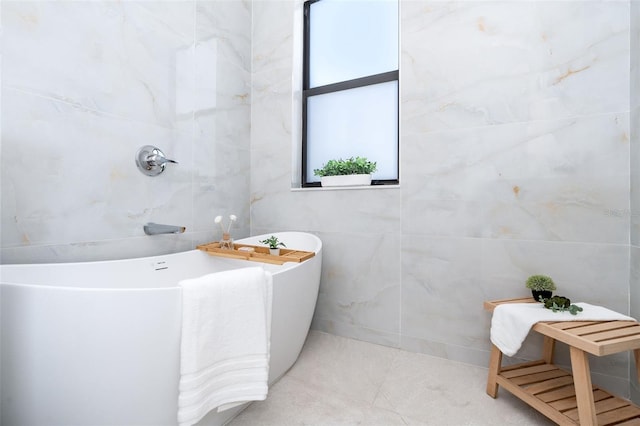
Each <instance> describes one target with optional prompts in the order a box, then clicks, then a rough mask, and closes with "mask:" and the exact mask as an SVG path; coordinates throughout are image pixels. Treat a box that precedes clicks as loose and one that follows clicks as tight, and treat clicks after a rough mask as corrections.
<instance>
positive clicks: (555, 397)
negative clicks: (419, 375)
mask: <svg viewBox="0 0 640 426" xmlns="http://www.w3.org/2000/svg"><path fill="white" fill-rule="evenodd" d="M502 303H534V300H533V298H531V297H527V298H520V299H502V300H495V301H488V302H484V308H485V310H487V311H489V312H493V310H494V309H495V307H496V306H498V305H500V304H502ZM578 315H579V314H578ZM532 330H533V331H535V332H538V333H540V334H542V335H543V336H544V337H543V338H544V341H543V342H544V343H543V348H542V359H541V360H539V361H532V362H526V363H522V364H517V365H512V366H508V367H502V352H500V349H498V348H497V347H496V346H495V345H493V344H492V345H491V358H490V361H489V377H488V380H487V394H489V396H491V397H493V398H496V397H497V395H498V386H502V387H503V388H505V389H506V390H508V391H509V392H511V393H512V394H514V395H515V396H517V397H518V398H520V399H521V400H523V401H524V402H526V403H527V404H529V405H530V406H532V407H533V408H535V409H536V410H538V411H539V412H541V413H542V414H544V415H545V416H547V417H548V418H549V419H551V420H553V421H554V422H556V423H557V424H559V425H583V426H591V425H612V424H615V425H640V407H638V406H636V405H634V404H632V403H631V402H629V401H627V400H626V399H622V398H619V397H616V396H613V395H611V394H609V393H608V392H606V391H604V390H602V389H599V388H598V387H595V386H593V385H592V383H591V371H590V369H589V358H588V354H593V355H596V356H604V355H611V354H615V353H618V352H623V351H633V353H634V357H635V360H636V366H640V323H638V322H636V321H558V322H538V323H536V324H535V325H534V326H533V328H532ZM556 341H559V342H563V343H566V344H567V345H569V350H570V355H571V370H572V371H573V377H572V375H571V373H569V372H567V371H565V370H562V369H560V368H558V367H556V366H555V365H553V353H554V347H555V342H556ZM638 378H639V380H640V368H639V369H638Z"/></svg>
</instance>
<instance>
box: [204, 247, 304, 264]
mask: <svg viewBox="0 0 640 426" xmlns="http://www.w3.org/2000/svg"><path fill="white" fill-rule="evenodd" d="M242 247H249V248H252V249H253V250H254V251H242V250H238V249H240V248H242ZM196 248H197V249H198V250H202V251H206V252H207V253H209V254H210V255H212V256H220V257H229V258H231V259H242V260H251V261H254V262H263V263H274V264H276V265H282V264H283V263H285V262H298V263H300V262H304V261H305V260H307V259H311V258H312V257H313V256H315V255H316V254H315V253H314V252H312V251H302V250H290V249H280V256H272V255H271V254H269V247H264V246H252V245H249V244H234V245H233V250H229V249H222V248H220V243H208V244H201V245H199V246H197V247H196Z"/></svg>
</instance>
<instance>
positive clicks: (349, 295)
mask: <svg viewBox="0 0 640 426" xmlns="http://www.w3.org/2000/svg"><path fill="white" fill-rule="evenodd" d="M319 236H320V238H321V239H322V242H323V269H322V278H321V284H320V291H319V294H318V302H317V304H316V311H315V318H316V319H317V320H328V321H332V322H336V323H344V324H350V325H352V326H353V327H363V328H366V329H371V330H376V331H380V332H384V333H389V334H397V333H399V332H400V328H399V327H400V322H399V321H400V311H399V309H400V238H399V236H397V235H389V234H365V235H358V234H353V233H350V234H329V233H321V234H320V235H319Z"/></svg>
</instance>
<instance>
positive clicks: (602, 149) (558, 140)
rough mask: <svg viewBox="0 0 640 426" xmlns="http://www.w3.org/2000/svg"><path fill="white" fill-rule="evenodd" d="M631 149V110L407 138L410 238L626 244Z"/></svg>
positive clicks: (404, 183) (405, 171) (404, 178)
mask: <svg viewBox="0 0 640 426" xmlns="http://www.w3.org/2000/svg"><path fill="white" fill-rule="evenodd" d="M628 152H629V117H628V114H626V113H621V114H607V115H601V116H597V117H589V118H583V119H572V120H558V121H537V122H530V123H517V124H509V125H501V126H489V127H481V128H475V129H463V130H459V131H449V132H437V133H431V134H428V135H411V136H407V137H405V144H404V145H403V161H402V169H403V171H402V192H403V231H404V232H410V233H418V234H430V235H447V236H466V237H482V238H499V239H532V240H559V241H585V242H590V241H594V242H607V243H623V242H625V241H627V239H628V233H629V229H628V220H619V218H617V217H615V216H613V215H610V214H607V212H611V211H613V210H616V209H626V208H627V207H626V206H627V204H628V197H629V196H628V190H629V186H628V175H629V161H628ZM603 164H606V165H607V166H606V167H603Z"/></svg>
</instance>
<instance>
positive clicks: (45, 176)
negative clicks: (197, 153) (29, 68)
mask: <svg viewBox="0 0 640 426" xmlns="http://www.w3.org/2000/svg"><path fill="white" fill-rule="evenodd" d="M2 100H3V104H4V106H5V111H4V116H3V119H4V126H3V129H2V138H3V142H4V143H3V146H2V177H3V179H2V188H3V190H2V198H3V209H2V218H3V228H5V232H4V233H3V242H2V244H3V246H11V245H22V244H40V243H42V244H52V243H55V244H59V243H66V242H76V241H95V240H101V239H113V238H116V239H117V238H123V237H126V236H136V235H143V232H142V225H143V224H144V223H146V222H148V221H155V222H159V223H170V224H180V225H183V226H187V227H188V228H189V227H191V226H192V210H191V207H192V205H191V204H192V203H191V171H192V163H191V157H192V152H191V148H192V145H191V135H190V134H188V133H186V134H185V133H180V132H176V131H173V130H171V129H167V128H164V127H161V126H156V125H153V124H146V123H142V122H132V121H128V120H124V119H119V118H116V117H113V116H110V115H106V114H102V113H97V112H94V111H87V110H85V109H83V108H75V107H73V106H72V105H70V104H68V103H66V102H59V101H55V100H51V99H47V98H42V97H39V96H35V95H32V94H28V93H24V92H20V91H18V90H15V89H6V90H4V92H3V99H2ZM7 106H10V108H7ZM140 141H144V142H140ZM149 142H152V143H154V144H156V145H157V146H158V147H160V148H161V149H163V151H164V152H165V153H166V154H167V156H168V157H169V158H174V159H176V160H178V161H179V162H180V164H178V165H169V166H167V170H166V171H165V173H163V174H162V175H160V176H157V177H155V178H151V177H148V176H145V175H143V174H142V173H140V171H138V170H137V168H136V166H135V163H134V157H135V154H136V152H137V151H138V149H139V148H140V146H142V144H145V143H149ZM61 188H64V190H63V191H60V189H61Z"/></svg>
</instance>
